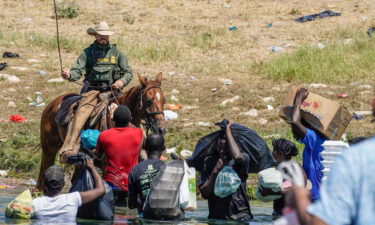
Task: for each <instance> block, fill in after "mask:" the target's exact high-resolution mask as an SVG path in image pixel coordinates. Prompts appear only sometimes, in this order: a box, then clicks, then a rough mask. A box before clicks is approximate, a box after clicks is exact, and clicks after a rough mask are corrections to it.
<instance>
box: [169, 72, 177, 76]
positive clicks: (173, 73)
mask: <svg viewBox="0 0 375 225" xmlns="http://www.w3.org/2000/svg"><path fill="white" fill-rule="evenodd" d="M175 74H176V72H168V75H170V76H173V75H175Z"/></svg>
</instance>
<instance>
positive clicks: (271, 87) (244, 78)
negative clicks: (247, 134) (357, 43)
mask: <svg viewBox="0 0 375 225" xmlns="http://www.w3.org/2000/svg"><path fill="white" fill-rule="evenodd" d="M77 3H78V4H79V5H80V6H81V10H82V12H81V14H80V15H79V16H78V17H76V18H74V19H61V20H60V34H61V36H62V48H63V62H64V67H66V68H68V67H69V66H70V65H72V64H73V63H74V61H75V60H76V58H77V55H78V54H79V53H80V52H81V51H82V49H83V48H84V47H85V46H87V45H88V44H89V43H91V42H92V37H90V36H88V35H86V29H87V28H88V27H89V26H92V25H93V24H94V23H96V22H98V21H100V20H106V21H107V22H108V23H109V24H110V25H111V26H112V27H113V29H114V30H115V32H116V34H115V35H114V37H113V38H112V42H114V43H117V44H118V45H119V46H120V48H121V49H122V50H123V51H124V52H125V53H126V55H127V56H128V57H129V61H130V63H131V65H132V67H133V69H134V71H136V72H140V73H142V74H147V75H154V74H156V73H157V72H160V71H162V72H164V78H165V80H164V83H163V90H164V94H165V95H166V96H167V99H168V100H169V99H170V96H171V93H170V92H171V90H172V89H178V90H179V91H180V92H181V94H178V95H177V97H178V98H179V99H180V103H181V104H183V105H196V106H199V108H198V109H195V110H181V111H179V112H178V113H179V119H178V120H176V121H170V122H168V127H169V131H170V132H169V134H168V135H167V140H168V143H167V144H168V146H167V147H168V148H169V147H173V146H177V148H178V149H180V150H181V149H190V150H192V149H193V148H194V144H195V142H196V141H197V139H198V138H199V137H200V136H202V135H204V134H207V133H209V132H211V131H212V130H214V129H215V128H214V127H213V126H211V127H200V126H197V125H196V123H197V122H199V121H203V122H210V123H211V124H213V123H214V122H217V121H219V120H221V119H223V118H229V119H231V120H233V121H236V122H239V123H243V124H245V125H247V126H249V127H251V128H253V129H255V130H257V131H259V133H260V134H262V135H263V136H265V137H268V138H266V140H267V141H269V140H270V139H271V138H272V137H275V135H279V136H287V137H289V138H291V135H290V132H289V127H288V126H287V125H286V124H285V123H284V122H283V121H281V120H280V119H279V118H278V117H277V115H276V110H273V111H268V110H267V108H266V106H267V104H270V105H272V106H273V107H275V109H276V108H277V107H278V106H279V105H281V104H282V102H283V99H284V95H285V93H286V91H287V90H288V87H289V85H290V84H289V83H287V81H286V80H283V79H281V80H277V81H274V80H269V79H268V78H267V76H266V74H265V73H263V72H262V71H263V70H258V69H257V68H254V64H256V63H261V62H264V64H267V62H270V60H271V61H272V60H273V59H276V60H277V59H278V57H279V56H280V55H281V57H284V56H285V57H288V55H289V53H293V52H295V50H296V49H298V48H299V47H300V46H316V45H317V44H318V43H319V42H322V43H324V44H325V45H327V46H330V45H337V44H338V45H340V43H343V42H344V41H345V39H353V40H355V39H357V38H362V39H365V38H366V37H365V36H364V35H362V36H361V33H364V32H365V31H366V30H367V28H368V27H369V26H370V25H371V23H372V18H371V16H373V15H374V11H375V10H374V9H375V5H374V3H373V2H371V1H335V2H333V3H331V2H330V1H322V0H318V1H297V0H294V1H286V0H281V1H271V0H266V1H245V0H238V1H230V0H227V1H224V0H206V1H199V0H187V1H178V0H139V1H131V0H106V1H95V2H93V1H84V0H78V1H77ZM323 9H331V10H333V11H340V12H342V16H340V17H334V18H328V19H322V20H318V21H314V22H308V23H304V24H299V23H296V22H294V21H292V19H293V18H295V17H298V16H302V15H305V14H310V13H316V12H319V11H321V10H323ZM2 12H3V13H2V14H0V51H1V52H4V51H12V52H17V53H19V54H20V55H21V58H19V59H7V60H5V59H4V60H3V61H7V62H8V64H9V67H8V68H7V69H6V70H4V71H1V73H6V74H12V75H17V76H18V77H19V78H20V79H21V80H22V82H21V83H18V84H12V85H10V84H9V83H7V82H5V81H0V88H1V90H2V92H1V93H0V99H1V101H0V107H1V108H2V110H1V111H0V118H7V117H8V116H9V115H11V114H22V115H24V116H26V117H27V118H28V119H30V120H32V121H34V122H30V124H31V125H30V126H25V125H21V124H12V125H9V124H8V123H7V124H0V138H1V139H2V140H3V141H5V140H8V141H11V140H13V134H18V133H19V132H20V131H22V130H24V129H26V130H31V131H32V132H34V133H35V134H36V135H38V130H39V123H38V121H39V119H40V115H41V112H42V110H43V108H35V107H31V106H29V105H28V103H29V101H28V100H27V99H26V98H27V97H31V98H35V97H36V95H35V92H36V91H42V92H43V93H44V94H43V98H44V99H45V100H46V102H49V101H50V100H51V99H53V98H54V97H55V96H57V95H59V94H61V93H62V92H66V91H78V89H79V88H80V87H79V86H77V85H75V84H72V83H67V82H66V83H62V84H51V83H48V82H47V80H48V79H50V78H56V77H58V76H59V75H58V74H59V64H58V62H59V61H58V58H57V52H56V49H55V48H56V43H55V41H54V40H55V39H54V38H55V24H54V23H55V21H54V19H53V18H52V15H53V11H52V2H51V1H45V0H44V1H43V0H39V1H38V0H35V1H27V0H18V1H12V0H3V2H2ZM124 15H128V16H127V17H126V18H127V19H125V21H124ZM365 16H367V17H368V19H367V20H365V19H364V17H365ZM28 18H31V21H29V19H28ZM129 18H130V19H131V21H130V20H129ZM133 20H134V21H133ZM129 21H130V22H129ZM270 22H272V23H273V26H272V27H271V28H266V24H267V23H270ZM231 26H237V27H238V30H237V31H229V30H228V28H229V27H231ZM372 41H373V40H372ZM286 45H290V46H291V47H286V48H285V50H284V51H283V52H282V53H272V52H270V51H269V50H267V48H268V47H270V46H282V47H284V46H286ZM41 54H42V55H41ZM284 54H286V55H284ZM313 57H316V55H313ZM353 57H355V55H353ZM31 58H33V59H37V60H39V61H40V62H37V63H35V62H28V61H27V60H28V59H31ZM12 66H25V67H28V68H29V69H28V70H27V71H19V70H17V69H14V68H12ZM354 66H355V65H354ZM277 68H278V67H277ZM353 69H354V70H355V68H353ZM39 70H44V71H46V72H47V75H46V76H40V75H39V74H38V71H39ZM170 72H175V74H174V75H169V74H172V73H170ZM369 74H371V72H368V73H367V75H366V77H361V79H357V77H356V76H355V74H354V76H353V77H351V78H350V79H348V80H346V81H345V82H344V83H342V82H341V83H340V82H329V81H330V80H329V79H325V80H324V81H325V82H326V81H328V82H329V84H330V86H329V87H328V88H325V89H317V88H315V89H314V88H313V89H312V90H311V91H313V92H316V93H319V94H321V95H323V96H326V97H329V98H331V99H336V96H337V94H339V93H348V94H349V98H347V99H337V101H340V102H341V103H343V104H345V105H346V106H348V108H349V109H351V110H353V111H354V110H369V108H370V107H369V106H368V104H367V102H368V99H369V98H370V97H371V95H372V91H373V90H372V89H369V90H363V88H360V87H358V85H357V86H351V85H349V83H350V82H351V81H357V82H360V83H361V84H365V83H371V84H372V83H373V81H374V78H373V77H372V76H369ZM191 76H194V77H196V78H197V80H192V79H191V78H190V77H191ZM218 78H229V79H232V80H233V83H234V84H233V85H230V86H223V85H222V84H221V83H220V82H219V81H218ZM316 81H318V82H319V80H316V79H315V80H314V82H316ZM349 81H350V82H349ZM293 82H300V81H298V80H297V81H293ZM303 82H304V83H305V84H309V83H311V81H310V80H309V79H308V78H305V79H303ZM137 83H138V81H137V80H136V79H135V80H134V81H133V82H132V83H131V85H135V84H137ZM11 88H12V89H11ZM212 88H217V91H216V92H211V89H212ZM13 89H14V90H15V91H13ZM364 91H367V92H364ZM236 95H239V96H240V97H241V98H240V100H238V101H237V102H235V103H232V104H228V106H226V107H219V104H220V103H221V102H222V101H223V100H225V99H227V98H232V97H234V96H236ZM267 96H273V97H274V98H275V101H274V102H271V103H264V102H263V101H262V98H263V97H267ZM9 101H14V102H15V103H16V104H17V107H16V108H8V107H7V105H8V102H9ZM252 108H256V109H257V110H258V113H259V116H258V117H246V116H242V115H240V113H241V112H246V111H248V110H250V109H252ZM260 118H264V119H267V120H268V122H267V123H266V124H265V125H263V124H261V123H260V121H259V120H260ZM191 123H193V124H192V125H191ZM372 129H373V128H372V125H371V124H370V118H366V119H365V120H361V121H358V122H353V123H352V124H351V125H350V127H349V129H348V136H357V135H370V134H372V133H373V132H372ZM272 135H274V136H272ZM5 143H6V144H7V143H8V142H5ZM0 144H1V143H0ZM21 150H22V151H26V150H27V148H26V147H25V148H22V149H21Z"/></svg>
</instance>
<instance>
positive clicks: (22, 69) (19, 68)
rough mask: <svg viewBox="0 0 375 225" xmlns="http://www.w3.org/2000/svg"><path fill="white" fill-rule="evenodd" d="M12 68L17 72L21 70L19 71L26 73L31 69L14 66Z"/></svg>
mask: <svg viewBox="0 0 375 225" xmlns="http://www.w3.org/2000/svg"><path fill="white" fill-rule="evenodd" d="M10 68H12V69H15V70H19V71H26V70H28V69H29V68H27V67H25V66H12V67H10Z"/></svg>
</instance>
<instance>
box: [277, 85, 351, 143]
mask: <svg viewBox="0 0 375 225" xmlns="http://www.w3.org/2000/svg"><path fill="white" fill-rule="evenodd" d="M298 88H299V87H297V86H292V87H291V89H290V90H289V92H288V94H287V96H286V100H285V103H284V105H283V107H282V108H281V110H280V112H279V116H280V117H281V118H282V119H284V120H285V121H286V122H287V123H291V119H292V110H293V102H294V96H295V95H296V92H297V90H298ZM300 109H301V118H302V119H304V120H305V121H306V122H307V123H308V124H309V125H310V126H311V127H312V128H313V129H315V130H318V131H319V132H320V133H321V134H323V135H325V136H326V137H327V138H329V139H331V140H339V139H340V138H341V136H342V134H343V133H344V131H345V129H346V127H347V126H348V125H349V123H350V121H351V119H352V113H350V112H349V110H347V109H346V108H345V107H344V106H341V105H340V104H339V103H337V102H334V101H331V100H329V99H326V98H324V97H322V96H320V95H317V94H314V93H311V92H310V93H309V95H308V96H307V98H306V99H305V101H304V102H303V103H302V104H301V107H300Z"/></svg>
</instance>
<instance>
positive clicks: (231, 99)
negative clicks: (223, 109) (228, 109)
mask: <svg viewBox="0 0 375 225" xmlns="http://www.w3.org/2000/svg"><path fill="white" fill-rule="evenodd" d="M240 98H241V97H240V96H238V95H236V96H234V97H233V98H230V99H227V100H224V101H222V102H221V103H220V106H226V105H227V104H228V103H233V102H235V101H237V100H239V99H240Z"/></svg>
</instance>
